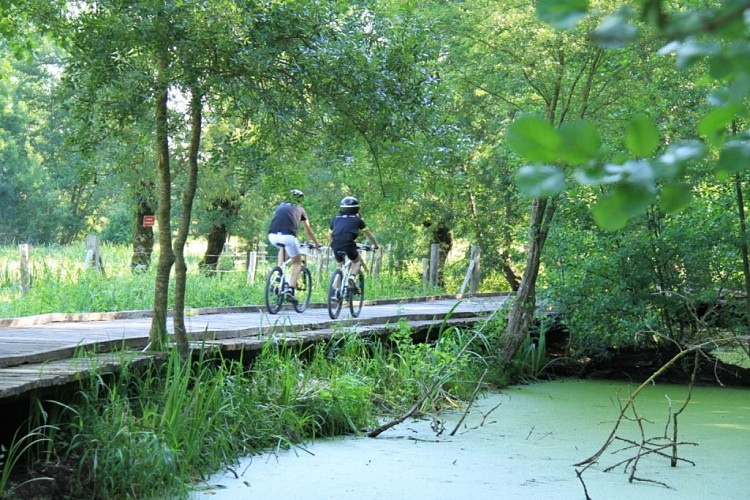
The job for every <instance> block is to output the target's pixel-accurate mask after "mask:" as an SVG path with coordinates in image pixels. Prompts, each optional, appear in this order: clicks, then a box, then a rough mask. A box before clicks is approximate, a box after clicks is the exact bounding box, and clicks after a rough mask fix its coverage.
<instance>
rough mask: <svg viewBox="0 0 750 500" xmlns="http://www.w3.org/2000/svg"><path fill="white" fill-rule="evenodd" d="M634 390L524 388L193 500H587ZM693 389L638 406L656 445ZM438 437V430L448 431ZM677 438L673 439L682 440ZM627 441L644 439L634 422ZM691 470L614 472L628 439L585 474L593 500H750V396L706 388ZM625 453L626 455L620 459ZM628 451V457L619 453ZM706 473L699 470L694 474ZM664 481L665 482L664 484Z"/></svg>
mask: <svg viewBox="0 0 750 500" xmlns="http://www.w3.org/2000/svg"><path fill="white" fill-rule="evenodd" d="M629 387H630V389H632V388H634V386H628V385H627V384H626V383H623V382H608V381H582V380H565V381H558V382H544V383H537V384H532V385H523V386H517V387H512V388H510V389H508V390H506V391H503V392H501V393H493V394H490V395H488V396H487V397H484V398H482V399H481V400H480V401H478V402H477V404H476V406H474V407H472V409H471V411H470V412H469V413H468V415H466V418H465V420H464V421H463V423H462V424H461V425H460V426H459V428H458V429H457V430H456V432H455V434H454V435H451V433H452V431H453V430H454V429H455V427H456V425H457V423H458V422H459V420H460V419H461V418H462V416H463V411H461V410H456V411H453V412H450V413H446V414H444V415H442V416H441V421H440V422H439V423H437V424H436V423H435V422H433V421H431V420H430V419H410V420H408V421H406V422H404V423H403V424H401V425H399V426H397V427H395V428H393V429H390V430H388V431H386V432H384V433H383V434H381V435H380V436H379V437H377V438H367V437H349V438H339V439H329V440H321V441H315V442H313V443H308V444H306V445H305V446H302V447H299V448H297V449H293V450H286V451H278V450H274V451H269V452H268V453H265V454H263V455H260V456H255V457H251V458H247V459H244V460H243V461H242V462H241V463H240V464H238V465H236V466H234V467H232V470H231V471H226V472H220V473H218V474H216V475H215V476H213V477H211V478H210V479H209V480H208V481H206V483H205V484H203V485H201V487H200V490H199V491H197V492H196V493H195V494H194V495H193V496H192V497H191V498H193V499H194V500H199V499H208V498H211V499H217V500H219V499H222V500H228V499H240V498H268V497H270V498H292V497H304V498H306V499H352V498H356V499H358V500H366V499H384V498H389V499H399V498H409V499H422V498H424V499H486V498H513V499H526V498H528V499H536V498H556V499H583V498H585V493H584V489H583V485H582V483H581V481H580V480H579V479H578V477H577V475H576V471H577V470H580V467H575V466H574V465H573V464H575V463H577V462H580V461H581V460H584V459H586V458H588V457H589V456H591V455H592V454H594V453H595V452H596V451H597V450H598V449H599V448H600V447H601V446H602V444H603V443H604V442H605V440H606V438H607V436H608V435H609V434H610V432H611V431H612V428H613V421H614V419H615V418H616V417H617V415H619V405H618V402H617V399H618V394H619V397H626V396H627V394H628V388H629ZM685 396H686V392H685V388H684V387H683V386H675V385H658V384H657V385H655V386H653V387H650V388H648V389H647V391H646V392H645V393H643V394H642V396H641V398H639V401H638V403H637V405H636V408H637V410H638V412H639V415H640V416H641V417H644V418H646V419H648V420H649V422H650V423H646V424H645V427H644V430H645V432H646V437H652V436H661V435H663V434H664V429H665V424H666V422H667V419H668V409H667V407H668V403H669V401H671V402H672V404H673V405H674V406H677V405H679V404H681V402H682V401H683V400H684V398H685ZM436 429H437V431H436ZM670 432H671V431H670ZM617 435H618V437H619V438H624V439H635V440H639V439H640V438H639V431H638V427H637V426H636V425H635V424H633V423H629V424H624V425H622V426H621V428H620V429H619V431H618V433H617ZM678 440H679V441H684V442H686V443H695V444H684V445H681V446H680V447H678V453H679V455H678V456H679V457H680V459H681V460H682V459H683V458H684V459H685V460H689V462H688V461H680V462H679V463H678V466H677V467H671V466H670V463H669V459H668V458H664V457H656V456H649V457H647V458H643V459H642V460H641V461H640V462H639V464H638V469H637V471H638V474H637V475H638V476H639V477H640V478H642V479H643V480H642V481H636V482H632V483H631V482H629V481H628V478H629V471H627V472H624V471H623V467H616V468H615V470H614V471H612V472H604V470H605V469H606V468H608V467H611V466H614V465H615V464H617V463H618V462H620V461H622V460H624V459H627V458H628V457H630V456H633V454H634V452H633V450H632V449H624V448H626V446H627V445H626V443H625V442H624V441H619V440H618V444H617V445H616V446H613V447H612V448H611V449H609V450H607V452H605V453H604V454H603V455H602V456H601V458H600V461H599V463H598V464H597V465H596V466H594V467H591V468H589V469H588V470H587V471H586V472H585V473H584V474H583V481H584V483H585V485H586V488H587V489H588V493H589V495H590V496H591V498H593V499H613V500H618V499H623V500H624V499H628V500H630V499H632V498H648V499H650V500H652V499H653V500H662V499H670V500H671V499H674V500H677V499H679V500H684V499H691V498H700V499H712V498H716V499H726V498H747V492H748V491H750V475H749V474H747V469H748V465H750V455H749V454H748V445H749V444H750V390H747V389H733V388H715V387H711V388H707V387H705V388H704V387H699V388H696V389H694V391H693V395H692V399H691V403H690V405H689V407H688V409H687V410H686V411H685V412H684V413H683V415H682V416H681V417H680V418H679V435H678ZM618 450H619V451H618ZM615 452H617V453H615ZM692 463H694V464H695V465H692ZM657 482H660V483H663V484H664V485H660V484H658V483H657Z"/></svg>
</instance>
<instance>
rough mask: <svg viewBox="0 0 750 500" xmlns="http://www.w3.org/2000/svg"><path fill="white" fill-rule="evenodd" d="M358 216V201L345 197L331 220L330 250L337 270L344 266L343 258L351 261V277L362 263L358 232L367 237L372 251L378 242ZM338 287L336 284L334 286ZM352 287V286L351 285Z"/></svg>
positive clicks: (376, 247) (357, 271) (375, 248)
mask: <svg viewBox="0 0 750 500" xmlns="http://www.w3.org/2000/svg"><path fill="white" fill-rule="evenodd" d="M358 214H359V200H357V198H355V197H353V196H347V197H345V198H344V199H342V200H341V203H340V204H339V213H338V215H336V216H335V217H334V218H333V219H332V220H331V225H330V228H331V234H330V239H331V248H332V249H333V254H334V255H335V256H336V262H337V264H338V267H339V269H341V268H342V267H343V265H344V256H346V257H349V260H351V261H352V270H351V274H352V276H356V275H357V273H359V269H360V267H361V265H362V262H361V260H360V258H359V252H358V251H357V238H358V237H359V233H360V231H362V232H363V233H364V235H365V236H367V239H369V240H370V243H372V248H373V249H374V250H377V249H378V240H377V239H375V235H374V234H372V231H370V229H368V227H367V224H365V221H363V220H362V218H361V217H360V216H359V215H358ZM336 286H338V284H336ZM352 286H353V284H352Z"/></svg>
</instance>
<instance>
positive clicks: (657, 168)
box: [653, 141, 706, 179]
mask: <svg viewBox="0 0 750 500" xmlns="http://www.w3.org/2000/svg"><path fill="white" fill-rule="evenodd" d="M705 155H706V148H705V146H704V145H703V143H701V142H699V141H682V142H677V143H675V144H670V145H669V146H668V147H667V150H666V151H665V152H664V154H663V155H661V156H660V157H659V158H658V159H657V160H656V163H655V164H654V166H653V171H654V173H655V174H656V175H657V176H658V177H661V178H665V179H673V178H675V177H677V176H678V175H681V174H682V172H683V170H684V167H685V165H686V164H687V163H688V162H690V161H696V160H700V159H702V158H703V157H704V156H705Z"/></svg>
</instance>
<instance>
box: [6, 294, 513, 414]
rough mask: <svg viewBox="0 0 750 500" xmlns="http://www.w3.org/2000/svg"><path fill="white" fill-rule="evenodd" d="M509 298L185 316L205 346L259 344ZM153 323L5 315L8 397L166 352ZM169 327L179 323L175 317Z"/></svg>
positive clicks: (368, 329) (462, 315)
mask: <svg viewBox="0 0 750 500" xmlns="http://www.w3.org/2000/svg"><path fill="white" fill-rule="evenodd" d="M506 298H507V296H506V295H477V296H466V297H462V298H458V297H433V298H429V299H422V300H419V299H408V300H402V301H387V302H380V303H365V306H364V308H363V309H362V313H361V314H360V316H359V317H358V318H352V317H350V316H349V313H348V310H347V309H342V311H341V315H340V316H339V318H338V319H337V320H335V321H332V320H331V319H330V318H329V317H328V310H327V309H326V308H325V307H324V306H322V305H320V304H311V306H310V308H308V309H307V311H305V312H304V313H301V314H300V313H296V312H294V310H292V309H291V307H289V306H285V307H284V309H283V310H282V311H281V312H280V313H279V314H277V315H269V314H268V313H266V312H265V309H262V308H259V307H234V308H221V309H203V310H196V311H191V312H190V313H189V315H187V316H186V318H185V323H186V327H187V329H188V335H189V338H190V340H191V342H193V345H195V346H196V347H198V348H220V349H222V350H223V351H237V350H259V349H260V348H261V347H262V345H263V344H264V343H265V342H268V340H269V339H273V340H278V341H285V342H313V341H316V340H319V339H326V338H329V337H330V336H331V335H332V334H334V333H335V332H337V331H340V330H341V329H342V328H344V327H347V328H354V329H355V331H357V332H358V333H360V334H362V335H366V334H369V333H372V332H373V331H384V330H387V329H388V327H389V325H391V326H392V325H394V324H395V323H397V322H398V321H399V320H400V319H404V320H406V321H408V322H409V323H410V324H411V325H412V327H415V326H416V327H419V326H425V325H438V324H440V323H441V322H443V321H445V319H446V318H449V320H450V321H451V322H452V323H457V324H461V323H464V324H467V323H473V322H475V321H476V320H477V318H480V317H486V316H488V315H489V314H492V313H494V312H495V311H497V310H498V308H500V306H501V305H502V303H503V302H504V301H505V299H506ZM150 326H151V317H150V313H149V312H147V311H133V312H121V313H101V314H75V315H63V314H52V315H43V316H34V317H29V318H15V319H0V402H2V401H8V400H10V399H15V398H19V397H22V396H24V395H29V393H31V392H34V391H37V390H40V389H45V388H51V387H55V386H61V385H64V384H68V383H70V382H74V381H76V380H78V379H80V377H81V375H82V374H85V373H87V372H89V371H90V370H92V369H96V370H97V371H99V372H101V373H111V372H114V371H117V370H118V369H119V366H120V364H121V363H122V362H123V360H124V359H127V360H128V361H129V362H131V363H139V362H142V361H145V360H148V359H151V358H153V357H155V356H158V355H159V354H153V353H148V352H145V351H144V349H145V348H146V346H147V345H148V332H149V329H150ZM168 327H169V329H170V330H171V328H172V324H171V320H170V321H168ZM81 352H86V353H87V354H86V355H81ZM124 353H127V354H124Z"/></svg>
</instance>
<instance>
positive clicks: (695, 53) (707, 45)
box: [675, 40, 721, 68]
mask: <svg viewBox="0 0 750 500" xmlns="http://www.w3.org/2000/svg"><path fill="white" fill-rule="evenodd" d="M720 50H721V45H720V44H719V43H718V42H696V41H693V40H690V41H687V42H685V43H682V44H679V45H677V46H676V50H675V55H676V56H677V67H678V68H687V67H689V66H692V65H693V64H695V63H696V62H698V61H700V60H702V59H704V58H706V57H710V56H714V55H716V54H718V53H719V51H720Z"/></svg>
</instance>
